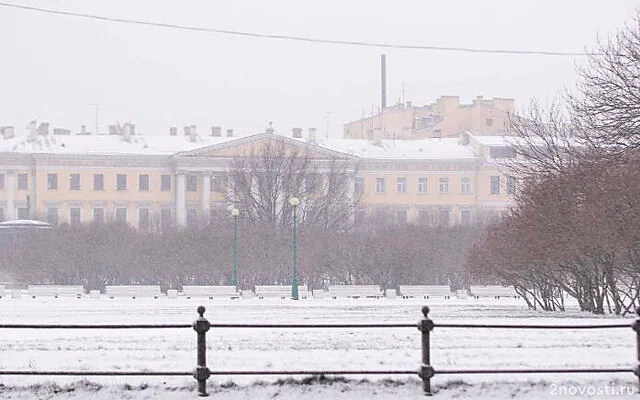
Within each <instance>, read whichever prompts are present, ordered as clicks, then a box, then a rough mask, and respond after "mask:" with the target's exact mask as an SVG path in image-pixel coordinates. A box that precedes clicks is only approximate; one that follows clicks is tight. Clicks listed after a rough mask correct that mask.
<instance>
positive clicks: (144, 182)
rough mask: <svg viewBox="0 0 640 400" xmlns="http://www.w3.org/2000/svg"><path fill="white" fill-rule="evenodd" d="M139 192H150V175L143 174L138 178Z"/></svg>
mask: <svg viewBox="0 0 640 400" xmlns="http://www.w3.org/2000/svg"><path fill="white" fill-rule="evenodd" d="M138 190H139V191H141V192H148V191H149V175H147V174H142V175H140V176H139V177H138Z"/></svg>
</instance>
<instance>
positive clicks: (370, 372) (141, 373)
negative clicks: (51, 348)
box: [0, 370, 418, 376]
mask: <svg viewBox="0 0 640 400" xmlns="http://www.w3.org/2000/svg"><path fill="white" fill-rule="evenodd" d="M210 374H211V375H416V374H418V370H388V371H381V370H358V371H349V370H345V371H342V370H297V371H260V370H256V371H237V370H232V371H210ZM0 375H75V376H82V375H87V376H118V375H120V376H191V375H193V371H189V372H183V371H20V370H13V371H11V370H7V371H0Z"/></svg>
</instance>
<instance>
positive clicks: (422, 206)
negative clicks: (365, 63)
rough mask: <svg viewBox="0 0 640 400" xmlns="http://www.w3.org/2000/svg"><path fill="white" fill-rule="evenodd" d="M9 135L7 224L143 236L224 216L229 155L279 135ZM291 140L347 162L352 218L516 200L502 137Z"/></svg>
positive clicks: (496, 205)
mask: <svg viewBox="0 0 640 400" xmlns="http://www.w3.org/2000/svg"><path fill="white" fill-rule="evenodd" d="M4 132H5V133H6V132H10V133H8V134H3V136H4V138H0V220H13V219H26V218H33V217H34V216H35V217H37V218H39V219H43V220H48V221H50V222H52V223H54V224H58V223H69V224H79V223H84V222H90V221H107V220H119V221H126V222H127V223H129V224H131V225H132V226H134V227H136V228H138V229H141V230H144V231H155V230H161V229H162V228H163V227H166V226H168V225H173V224H177V225H178V226H184V225H188V224H189V223H191V222H193V221H196V220H198V219H200V218H208V217H209V215H211V212H212V211H215V210H227V206H228V204H227V200H226V199H227V198H228V196H227V194H228V193H227V190H228V187H227V184H226V182H227V179H228V177H227V175H228V172H229V165H230V162H231V161H232V160H233V156H234V155H235V154H239V152H241V151H243V150H245V149H247V148H248V146H251V145H253V144H256V143H259V142H260V141H263V140H270V138H274V137H276V136H277V135H276V134H274V133H273V132H272V131H269V132H267V133H261V134H257V135H252V136H245V137H235V136H233V133H232V132H228V134H227V135H226V136H222V135H221V134H220V130H219V129H213V130H212V132H213V133H212V135H211V136H208V135H207V136H200V135H197V134H195V131H193V132H190V133H188V134H187V135H177V134H176V132H175V131H172V134H171V135H166V136H160V135H156V136H148V135H147V136H141V135H136V134H134V133H132V132H130V131H128V130H126V129H125V131H124V133H122V134H118V135H86V134H84V135H70V134H68V131H60V130H58V131H57V132H58V133H63V134H53V135H50V134H48V133H47V132H40V134H38V132H36V131H32V132H31V133H30V134H29V135H27V136H17V137H16V136H14V135H13V133H12V132H11V129H5V130H4ZM303 136H305V137H303ZM282 137H284V136H282ZM285 140H286V143H287V145H288V146H294V147H297V148H301V149H305V150H308V151H309V153H310V154H312V155H313V157H314V158H315V159H317V160H322V159H329V158H331V157H335V156H340V157H342V158H345V159H347V160H349V162H350V163H352V165H353V168H354V170H357V177H356V178H355V181H354V182H353V183H352V184H353V190H354V191H355V192H359V193H361V194H362V209H360V210H358V211H357V213H356V218H361V217H363V215H365V214H369V215H372V216H375V217H379V218H384V219H385V220H387V221H392V222H396V223H424V224H427V223H428V224H438V225H455V224H471V223H473V221H476V220H478V219H479V218H494V217H495V216H496V215H499V213H500V212H502V211H504V210H506V209H507V208H509V207H510V206H511V205H513V198H512V194H513V192H514V191H515V184H516V183H515V180H514V179H512V178H509V177H507V176H505V175H503V174H502V173H501V171H500V169H499V165H500V161H502V158H503V157H505V156H508V155H509V154H510V152H509V150H508V146H507V144H506V142H505V141H504V139H502V138H501V137H499V136H479V135H473V134H470V133H465V134H462V135H459V136H458V137H454V138H441V139H435V138H426V139H418V140H401V141H400V140H384V139H382V140H379V141H371V140H365V139H324V138H323V139H320V140H316V138H315V135H314V133H313V131H312V132H310V133H309V134H308V135H302V133H301V130H299V129H294V132H293V134H292V135H287V137H286V139H285Z"/></svg>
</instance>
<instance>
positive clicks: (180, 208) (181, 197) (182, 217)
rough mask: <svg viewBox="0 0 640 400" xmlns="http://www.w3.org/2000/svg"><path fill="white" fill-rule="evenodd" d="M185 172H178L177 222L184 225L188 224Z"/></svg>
mask: <svg viewBox="0 0 640 400" xmlns="http://www.w3.org/2000/svg"><path fill="white" fill-rule="evenodd" d="M185 179H186V178H185V174H183V173H178V174H176V224H177V225H178V226H179V227H184V226H185V225H186V224H187V202H186V200H185V191H186V185H185Z"/></svg>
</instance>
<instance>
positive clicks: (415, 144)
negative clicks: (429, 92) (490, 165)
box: [318, 138, 475, 159]
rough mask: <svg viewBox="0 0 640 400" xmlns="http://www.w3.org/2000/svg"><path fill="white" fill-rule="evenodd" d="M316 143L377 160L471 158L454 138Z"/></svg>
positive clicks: (324, 140)
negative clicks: (377, 143) (376, 142)
mask: <svg viewBox="0 0 640 400" xmlns="http://www.w3.org/2000/svg"><path fill="white" fill-rule="evenodd" d="M318 145H320V146H323V147H327V148H329V149H331V150H335V151H339V152H342V153H347V154H352V155H355V156H358V157H361V158H377V159H460V158H474V157H475V155H474V153H473V151H472V149H471V148H470V147H469V146H463V145H461V144H460V143H459V140H458V139H457V138H446V139H420V140H382V141H381V142H380V144H379V145H376V144H373V143H372V142H370V141H368V140H365V139H328V140H327V139H320V140H319V141H318Z"/></svg>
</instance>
